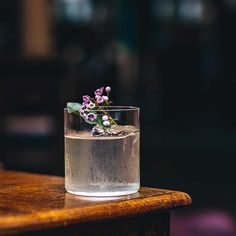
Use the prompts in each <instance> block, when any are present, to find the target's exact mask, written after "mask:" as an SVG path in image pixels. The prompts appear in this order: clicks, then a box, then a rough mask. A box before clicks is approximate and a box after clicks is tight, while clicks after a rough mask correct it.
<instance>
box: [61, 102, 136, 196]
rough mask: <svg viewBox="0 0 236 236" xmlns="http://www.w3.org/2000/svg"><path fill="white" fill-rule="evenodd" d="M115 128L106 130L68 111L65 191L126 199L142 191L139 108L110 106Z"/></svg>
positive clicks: (65, 111) (107, 110) (66, 120)
mask: <svg viewBox="0 0 236 236" xmlns="http://www.w3.org/2000/svg"><path fill="white" fill-rule="evenodd" d="M96 112H97V113H98V114H99V113H103V112H106V113H107V114H109V115H110V116H111V117H112V119H113V120H114V123H115V124H114V125H112V127H110V128H108V129H107V130H105V131H103V130H102V129H101V128H100V127H97V126H95V125H93V124H88V123H87V122H85V120H84V119H83V117H81V115H80V113H79V112H78V113H69V112H68V109H67V108H66V109H65V110H64V134H65V135H64V140H65V189H66V191H67V192H69V193H72V194H76V195H82V196H97V197H99V196H101V197H102V196H122V195H128V194H132V193H136V192H137V191H138V190H139V188H140V122H139V113H140V110H139V108H138V107H131V106H110V107H109V108H108V109H106V110H97V111H96Z"/></svg>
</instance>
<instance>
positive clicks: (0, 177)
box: [0, 171, 191, 235]
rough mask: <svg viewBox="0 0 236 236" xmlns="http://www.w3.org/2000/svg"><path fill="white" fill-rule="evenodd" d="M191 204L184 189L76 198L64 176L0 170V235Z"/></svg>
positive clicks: (138, 214)
mask: <svg viewBox="0 0 236 236" xmlns="http://www.w3.org/2000/svg"><path fill="white" fill-rule="evenodd" d="M189 204H191V198H190V197H189V196H188V195H187V194H186V193H183V192H178V191H170V190H163V189H154V188H141V190H140V192H139V193H137V194H133V195H130V196H125V197H116V198H94V197H79V196H75V195H71V194H68V193H66V192H65V189H64V178H62V177H56V176H47V175H37V174H30V173H21V172H11V171H0V234H1V235H6V234H9V233H16V232H27V231H32V230H44V229H48V228H52V227H59V226H60V227H61V226H66V225H70V224H85V223H88V222H99V221H106V220H117V219H120V218H122V217H135V216H140V215H147V214H156V213H158V212H160V213H161V212H164V211H170V210H171V209H173V208H176V207H180V206H187V205H189Z"/></svg>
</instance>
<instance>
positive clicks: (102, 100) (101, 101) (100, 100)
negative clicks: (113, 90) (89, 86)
mask: <svg viewBox="0 0 236 236" xmlns="http://www.w3.org/2000/svg"><path fill="white" fill-rule="evenodd" d="M96 101H97V103H103V102H104V99H103V97H101V96H98V97H97V100H96Z"/></svg>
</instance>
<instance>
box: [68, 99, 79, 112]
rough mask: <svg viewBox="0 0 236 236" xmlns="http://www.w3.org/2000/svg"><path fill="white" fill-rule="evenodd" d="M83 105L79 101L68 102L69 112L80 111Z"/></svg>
mask: <svg viewBox="0 0 236 236" xmlns="http://www.w3.org/2000/svg"><path fill="white" fill-rule="evenodd" d="M81 106H82V105H81V104H80V103H77V102H68V103H67V111H68V113H73V112H76V111H79V109H80V108H81Z"/></svg>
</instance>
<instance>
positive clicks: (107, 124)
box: [102, 120, 110, 126]
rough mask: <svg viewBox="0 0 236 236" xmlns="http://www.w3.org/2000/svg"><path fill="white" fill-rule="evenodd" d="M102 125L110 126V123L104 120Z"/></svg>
mask: <svg viewBox="0 0 236 236" xmlns="http://www.w3.org/2000/svg"><path fill="white" fill-rule="evenodd" d="M102 123H103V125H104V126H110V121H108V120H105V121H103V122H102Z"/></svg>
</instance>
